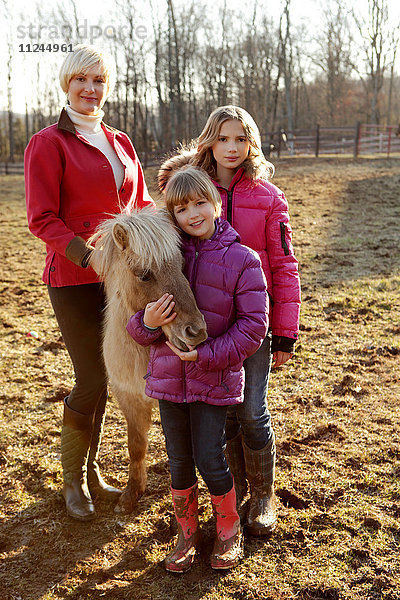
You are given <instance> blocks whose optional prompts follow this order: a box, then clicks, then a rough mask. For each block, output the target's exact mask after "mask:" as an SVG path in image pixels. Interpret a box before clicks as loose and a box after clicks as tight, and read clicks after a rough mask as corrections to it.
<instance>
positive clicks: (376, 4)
mask: <svg viewBox="0 0 400 600" xmlns="http://www.w3.org/2000/svg"><path fill="white" fill-rule="evenodd" d="M353 18H354V22H355V23H356V25H357V28H358V31H359V34H360V38H361V43H362V49H363V53H364V62H365V75H366V76H363V75H362V74H361V73H360V71H359V70H358V72H359V74H360V77H361V80H362V81H363V84H364V89H365V91H366V95H367V101H368V103H369V120H370V122H371V123H373V124H378V123H379V122H380V102H379V101H380V95H381V91H382V88H383V84H384V74H385V71H386V69H387V66H388V63H387V58H388V51H389V44H390V39H391V36H390V30H391V27H390V25H389V18H388V5H387V0H368V18H367V21H365V20H363V19H361V18H360V17H359V15H358V14H356V13H355V11H354V10H353Z"/></svg>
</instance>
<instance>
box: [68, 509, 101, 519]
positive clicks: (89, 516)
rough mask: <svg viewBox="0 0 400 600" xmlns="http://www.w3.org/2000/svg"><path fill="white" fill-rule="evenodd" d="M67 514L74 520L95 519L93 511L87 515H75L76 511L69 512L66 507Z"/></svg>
mask: <svg viewBox="0 0 400 600" xmlns="http://www.w3.org/2000/svg"><path fill="white" fill-rule="evenodd" d="M67 515H68V516H69V517H71V518H72V519H75V521H82V522H85V521H93V519H95V518H96V516H97V515H96V513H95V512H94V513H90V514H88V515H77V514H76V513H73V512H70V511H69V510H68V509H67Z"/></svg>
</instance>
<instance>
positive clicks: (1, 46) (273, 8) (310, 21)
mask: <svg viewBox="0 0 400 600" xmlns="http://www.w3.org/2000/svg"><path fill="white" fill-rule="evenodd" d="M3 1H4V0H3ZM181 1H184V0H175V3H179V2H181ZM262 1H263V9H264V11H265V10H268V12H269V13H270V14H271V16H272V17H274V18H275V19H276V20H277V19H278V17H279V14H280V12H281V6H282V4H281V2H280V1H278V2H277V1H276V0H272V1H271V2H268V0H267V1H266V0H262ZM387 1H388V4H389V10H390V14H391V16H392V19H393V21H394V22H397V23H398V22H399V21H400V2H399V1H398V0H387ZM6 2H8V3H9V7H10V8H9V14H12V23H11V25H10V22H9V24H8V25H7V23H6V21H5V20H4V19H3V18H0V58H1V60H0V110H1V109H4V108H5V107H6V106H7V56H8V47H7V33H8V34H9V36H8V39H9V40H10V43H11V45H12V49H13V86H12V87H13V109H14V111H15V112H24V111H25V103H26V102H27V103H28V106H29V103H30V96H31V95H32V94H33V91H34V90H35V86H36V87H37V88H40V86H41V85H42V82H41V81H40V78H43V77H47V78H48V80H51V78H53V80H55V84H56V85H58V84H57V78H55V77H54V70H55V69H57V70H58V67H57V66H56V65H57V64H58V66H59V65H60V64H61V62H62V59H63V54H62V52H61V51H60V50H59V51H58V52H57V53H56V54H54V52H53V53H52V55H50V54H49V52H48V51H45V52H42V53H39V54H37V55H36V56H34V55H33V54H32V53H29V52H26V49H27V44H28V43H30V42H31V40H30V38H29V33H33V34H34V35H35V32H36V31H37V29H38V26H39V24H40V26H41V27H42V40H43V41H46V40H47V41H49V42H51V43H54V42H57V41H58V37H60V36H59V31H56V30H55V26H54V24H53V25H52V23H51V22H48V21H46V20H45V19H40V15H38V12H37V9H36V8H35V5H34V4H33V3H32V1H31V0H6ZM204 2H205V3H206V5H207V13H208V14H210V13H212V12H213V11H218V10H219V9H220V8H222V6H223V3H224V0H204ZM63 3H64V5H66V6H67V5H68V0H62V1H60V2H59V4H60V5H61V6H62V5H63ZM76 3H77V5H78V8H79V12H80V19H79V24H80V31H81V33H82V35H83V36H84V37H85V38H86V39H87V42H90V41H93V43H96V42H97V43H99V42H100V43H101V42H102V41H103V40H104V39H105V38H106V36H107V35H108V34H111V35H112V34H113V31H112V30H110V29H109V27H107V6H108V5H107V4H106V3H105V4H101V5H100V3H99V0H76ZM151 3H152V5H153V6H155V7H156V8H157V10H158V11H164V10H165V7H166V0H143V1H142V2H140V3H139V6H140V9H141V14H140V15H137V17H136V21H135V26H136V34H137V36H138V37H139V38H140V37H141V36H146V35H147V32H148V31H150V32H151V30H152V22H151V12H150V4H151ZM57 4H58V3H57V2H56V1H54V0H53V1H52V2H51V3H50V2H48V3H47V4H46V7H47V8H48V7H49V6H51V5H53V6H54V7H56V6H57ZM243 4H244V3H243V0H229V2H228V4H227V6H228V7H232V8H234V9H235V8H236V7H243ZM323 4H324V0H291V20H292V23H293V24H294V25H297V26H300V25H301V24H305V25H307V27H308V28H309V29H310V30H311V32H313V31H315V30H317V29H318V25H319V23H320V22H321V14H322V6H323ZM252 5H253V0H250V1H249V2H248V6H249V7H251V6H252ZM0 7H1V5H0ZM103 7H104V8H103ZM367 7H368V0H359V2H358V3H357V10H362V9H364V10H365V11H366V10H367ZM250 10H251V9H250ZM60 11H61V12H62V9H60ZM217 15H218V13H217V12H216V17H217V18H218V16H217ZM108 23H110V21H108ZM7 27H8V30H7ZM91 37H92V40H90V38H91ZM21 45H22V47H21ZM21 49H24V50H25V52H21ZM37 57H39V58H40V63H41V64H40V73H39V75H38V74H37V71H36V59H37ZM399 61H400V56H399ZM399 67H400V64H399V65H398V67H397V71H398V72H399V71H400V68H399ZM46 70H47V74H46ZM38 77H39V80H38ZM55 93H56V94H58V93H59V92H58V90H57V91H56V90H55ZM59 97H60V101H62V96H59Z"/></svg>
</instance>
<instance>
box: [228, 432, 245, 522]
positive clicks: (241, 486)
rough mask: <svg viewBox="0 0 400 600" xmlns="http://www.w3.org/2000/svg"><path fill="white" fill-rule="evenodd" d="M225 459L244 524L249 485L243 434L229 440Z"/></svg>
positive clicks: (237, 506)
mask: <svg viewBox="0 0 400 600" xmlns="http://www.w3.org/2000/svg"><path fill="white" fill-rule="evenodd" d="M225 457H226V460H227V463H228V465H229V470H230V472H231V473H232V476H233V480H234V483H235V492H236V508H237V511H238V513H239V517H240V521H241V523H243V522H244V521H245V519H246V509H247V502H246V496H247V490H248V485H247V479H246V463H245V462H244V453H243V444H242V433H241V432H239V433H238V434H237V435H236V436H235V437H234V438H232V439H231V440H227V442H226V448H225Z"/></svg>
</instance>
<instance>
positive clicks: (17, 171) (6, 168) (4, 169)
mask: <svg viewBox="0 0 400 600" xmlns="http://www.w3.org/2000/svg"><path fill="white" fill-rule="evenodd" d="M23 174H24V163H23V162H21V163H12V162H0V175H23Z"/></svg>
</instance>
